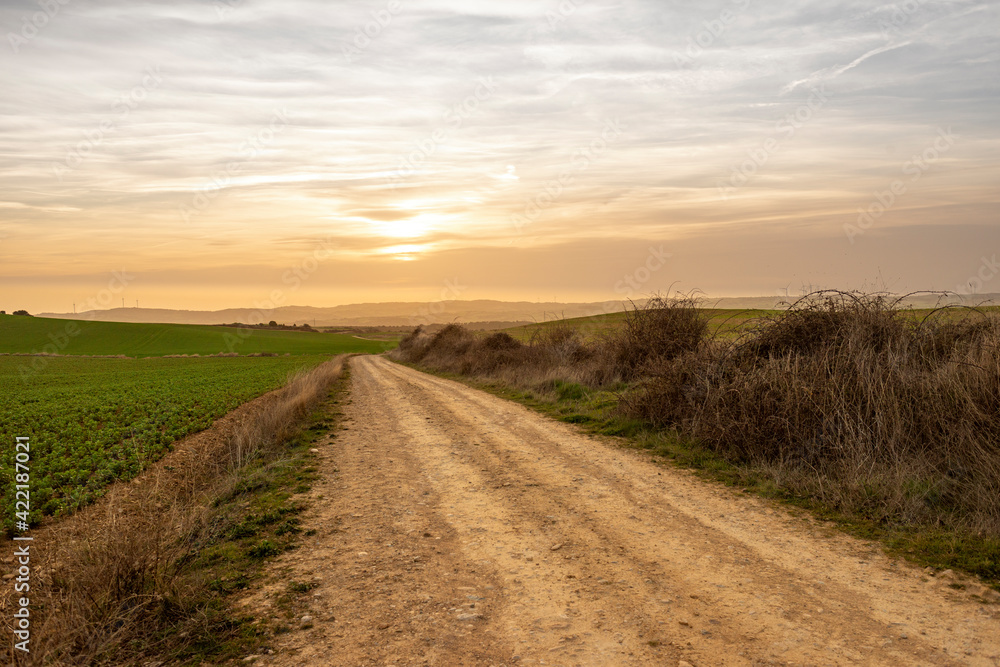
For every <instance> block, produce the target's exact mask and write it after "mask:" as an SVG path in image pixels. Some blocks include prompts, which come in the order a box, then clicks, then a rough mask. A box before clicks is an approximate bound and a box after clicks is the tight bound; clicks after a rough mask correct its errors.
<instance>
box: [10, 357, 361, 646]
mask: <svg viewBox="0 0 1000 667" xmlns="http://www.w3.org/2000/svg"><path fill="white" fill-rule="evenodd" d="M342 369H343V358H336V359H334V360H332V361H330V362H327V363H325V364H323V365H321V366H319V367H317V368H314V369H313V370H311V371H308V372H305V373H301V374H299V375H297V376H295V377H294V378H292V379H290V381H289V382H288V384H287V385H286V386H285V387H283V388H282V389H280V390H277V391H275V392H272V393H271V394H268V395H266V396H264V397H262V398H260V399H258V400H257V401H255V402H254V403H252V404H248V405H246V406H243V407H242V408H241V409H240V410H239V411H238V412H239V413H240V414H239V416H238V417H236V416H234V415H230V416H229V417H226V418H224V420H223V421H225V420H232V421H230V422H228V423H226V424H225V425H224V427H223V428H220V429H218V430H219V434H218V435H216V437H206V434H209V432H205V434H199V435H198V436H194V439H195V443H196V444H195V445H194V446H189V447H181V448H180V449H178V451H176V452H175V453H174V454H173V455H171V456H169V457H168V458H167V459H164V461H162V462H161V463H160V464H157V465H155V466H154V467H153V468H152V469H150V470H149V471H147V472H146V473H144V474H142V475H140V477H138V478H136V479H135V480H133V481H132V482H131V483H121V484H118V485H115V486H114V487H112V488H111V489H110V490H109V492H108V494H107V496H106V497H105V498H104V499H103V500H102V501H101V502H100V503H98V504H96V505H94V506H92V507H90V508H86V509H85V510H84V511H82V512H80V513H79V514H78V515H75V516H73V517H69V518H67V519H65V520H63V521H60V522H58V523H55V524H52V525H50V526H47V527H42V528H40V529H36V530H35V531H33V533H34V535H35V541H34V542H33V543H32V544H33V545H37V546H33V547H32V553H33V555H32V566H33V573H32V576H33V579H32V582H31V587H32V588H31V604H32V639H31V654H30V655H28V656H25V655H22V654H20V653H18V654H17V655H14V656H11V655H10V654H9V653H8V658H9V660H8V664H22V665H43V664H45V665H48V664H59V665H99V664H133V663H134V661H136V660H138V659H139V658H141V657H143V656H149V655H161V654H162V652H176V651H178V650H179V649H181V650H182V649H184V648H185V647H191V646H195V647H198V646H202V647H211V646H213V645H218V644H219V643H220V642H223V641H225V639H226V638H227V637H229V636H231V635H232V634H233V631H234V627H233V625H232V619H231V618H230V617H229V616H228V615H227V613H224V611H225V610H223V609H221V608H220V606H219V600H218V598H217V597H213V596H212V595H207V593H208V588H209V587H210V586H211V585H212V582H209V581H206V580H205V578H204V573H203V572H201V571H199V569H198V568H197V567H192V565H194V564H196V563H197V562H198V561H199V557H200V555H201V554H200V552H201V550H202V549H203V548H204V547H205V545H206V544H208V543H210V542H212V541H213V540H217V539H218V538H219V537H220V531H226V530H229V529H230V528H231V527H230V526H228V525H227V521H226V517H225V516H224V512H223V511H222V510H221V509H220V506H221V505H222V504H223V503H224V502H226V501H233V499H237V500H239V497H240V495H241V493H243V492H245V491H246V490H247V489H250V488H252V486H253V485H252V484H248V481H247V474H248V468H247V466H248V465H250V464H252V463H262V462H267V461H274V460H280V458H281V457H282V456H284V455H285V454H284V452H285V450H286V443H287V441H288V439H289V438H291V437H292V436H293V435H295V433H296V432H297V431H298V429H299V428H300V425H301V423H302V420H303V418H304V417H306V416H307V415H308V414H309V413H310V411H311V410H312V409H313V408H314V407H315V406H316V405H317V404H318V403H319V402H320V401H321V400H323V399H324V398H326V397H327V396H328V395H329V392H330V388H331V386H332V384H333V383H334V382H335V381H336V380H337V379H338V378H339V377H340V376H341V373H342ZM213 430H215V429H213ZM199 436H202V437H199ZM250 474H256V473H250ZM242 504H243V505H246V504H247V503H246V502H243V503H242ZM216 583H218V582H216ZM6 608H8V609H10V606H9V604H8V605H7V606H6ZM8 630H9V628H8ZM7 651H11V648H10V643H8V646H7Z"/></svg>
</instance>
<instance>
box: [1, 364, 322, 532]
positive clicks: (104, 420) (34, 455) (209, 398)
mask: <svg viewBox="0 0 1000 667" xmlns="http://www.w3.org/2000/svg"><path fill="white" fill-rule="evenodd" d="M328 358H329V356H328V355H321V356H317V355H302V356H278V357H213V358H190V357H189V358H179V359H178V358H172V359H157V358H151V359H93V358H73V357H44V359H45V361H46V365H45V367H44V368H43V369H42V370H40V371H38V372H36V373H35V374H34V375H32V376H31V377H30V378H26V377H23V376H22V374H21V373H20V372H19V370H18V367H17V366H18V364H21V363H23V361H24V359H25V357H15V356H8V357H0V386H2V387H3V388H4V390H3V392H0V443H3V444H2V448H0V452H2V453H0V497H2V498H3V503H2V506H3V507H6V508H10V509H11V510H13V508H14V506H15V499H14V495H15V493H14V492H15V489H14V476H13V475H14V465H13V464H14V451H13V450H14V442H15V438H17V437H18V436H21V437H25V436H27V437H29V438H30V443H31V454H30V455H31V460H30V463H29V467H30V471H31V472H30V475H31V477H30V478H31V489H30V493H31V508H32V512H31V518H32V521H35V522H37V520H38V519H39V518H41V516H42V515H43V514H44V515H53V514H59V513H61V512H65V511H67V510H73V509H75V508H77V507H79V506H80V505H83V504H85V503H87V502H89V501H91V500H92V499H94V498H95V497H97V496H99V495H101V494H102V491H103V489H104V487H105V486H107V485H108V484H109V483H110V482H112V481H115V480H128V479H131V478H132V477H135V475H136V474H137V473H138V472H139V471H140V470H142V469H143V467H145V465H147V464H148V463H150V462H151V461H155V460H157V459H158V458H160V457H161V456H162V455H163V454H164V453H165V452H166V451H168V450H169V449H170V447H171V443H172V442H174V441H175V440H177V439H178V438H181V437H183V436H185V435H188V434H189V433H193V432H195V431H199V430H202V429H204V428H206V427H207V426H209V425H210V424H211V423H212V421H213V420H214V419H216V418H218V417H220V416H222V415H223V414H225V413H226V412H228V411H229V410H232V409H233V408H235V407H236V406H238V405H240V404H241V403H244V402H246V401H248V400H251V399H253V398H255V397H257V396H259V395H261V394H264V393H266V392H267V391H270V390H272V389H276V388H277V387H280V386H281V385H283V384H284V383H285V381H286V379H287V378H288V376H289V374H290V373H293V372H295V371H297V370H301V369H305V368H310V367H313V366H316V365H318V364H319V363H321V362H322V361H325V360H326V359H328ZM13 519H14V517H13V516H11V512H8V513H7V514H5V515H3V516H2V517H0V525H2V526H3V527H4V528H5V529H7V530H8V531H9V530H10V528H11V525H12V521H13Z"/></svg>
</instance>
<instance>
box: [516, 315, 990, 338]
mask: <svg viewBox="0 0 1000 667" xmlns="http://www.w3.org/2000/svg"><path fill="white" fill-rule="evenodd" d="M703 310H704V312H706V313H708V314H709V321H708V326H709V333H710V334H712V335H715V336H717V337H721V338H723V339H725V338H732V337H734V336H737V335H739V334H740V333H741V332H742V331H743V330H744V329H745V327H746V326H747V325H750V324H753V323H754V321H755V320H761V319H762V318H769V317H774V316H776V315H778V314H780V313H782V312H784V311H780V310H759V309H751V310H744V309H739V308H705V309H703ZM977 310H979V311H980V312H982V313H992V314H1000V307H996V306H985V307H981V308H978V309H977ZM902 312H903V313H904V314H905V315H906V316H907V317H912V318H914V319H917V320H919V319H923V318H925V317H927V316H929V315H931V314H932V313H935V312H936V311H935V310H933V309H930V308H914V309H912V310H904V311H902ZM968 312H969V310H968V309H965V308H954V309H951V310H949V311H946V312H937V315H938V316H944V317H946V318H949V319H952V320H955V321H957V320H960V319H961V318H962V317H964V316H965V315H966V314H967V313H968ZM624 322H625V313H624V312H621V313H607V314H604V315H593V316H590V317H574V318H568V319H565V320H552V321H549V322H539V323H537V324H529V325H526V326H521V327H514V328H511V329H502V331H505V332H506V333H508V334H510V335H511V336H513V337H514V338H516V339H518V340H520V341H521V342H524V343H527V342H530V341H531V338H532V336H536V335H539V334H542V333H544V332H546V331H551V330H553V329H555V328H558V327H561V326H565V327H569V328H571V329H573V330H575V331H578V332H579V333H580V335H581V337H582V338H583V340H585V341H588V342H591V341H595V340H599V339H600V338H601V337H602V336H606V335H608V334H611V333H614V332H616V331H618V330H619V329H620V328H621V326H622V324H623V323H624Z"/></svg>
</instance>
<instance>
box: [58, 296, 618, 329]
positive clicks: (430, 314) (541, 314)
mask: <svg viewBox="0 0 1000 667" xmlns="http://www.w3.org/2000/svg"><path fill="white" fill-rule="evenodd" d="M625 305H626V302H623V301H606V302H593V303H557V302H544V303H533V302H528V301H493V300H486V299H482V300H475V301H435V302H423V303H420V302H417V303H413V302H389V303H358V304H350V305H344V306H332V307H328V308H321V307H316V306H282V307H279V308H273V309H257V308H227V309H224V310H211V311H208V310H171V309H166V308H112V309H110V310H92V311H85V312H81V313H39V314H38V316H39V317H51V318H57V319H78V320H85V319H93V320H99V321H104V322H148V323H153V322H156V323H164V324H230V323H233V322H243V323H249V324H256V323H260V322H265V323H266V322H269V321H271V320H274V321H275V322H277V323H279V324H309V325H310V326H317V327H334V326H417V325H418V324H447V323H449V322H483V321H494V322H500V321H502V322H524V321H528V322H533V321H534V322H538V321H544V320H553V319H561V318H570V317H586V316H588V315H599V314H603V313H613V312H620V311H622V310H624V308H625Z"/></svg>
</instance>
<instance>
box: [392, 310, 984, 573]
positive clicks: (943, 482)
mask: <svg viewBox="0 0 1000 667" xmlns="http://www.w3.org/2000/svg"><path fill="white" fill-rule="evenodd" d="M398 354H399V355H400V356H401V358H402V359H404V360H407V361H412V362H416V363H419V364H422V365H425V366H428V367H430V368H434V369H437V370H442V371H448V372H453V373H461V374H465V375H471V376H476V377H479V378H482V379H488V380H491V381H497V382H500V383H503V384H505V385H507V386H511V387H516V388H519V389H521V390H528V391H531V392H535V393H536V394H537V393H539V392H544V391H545V390H546V388H547V387H551V386H552V384H553V382H556V384H557V385H558V383H559V382H573V383H580V384H581V385H582V390H583V391H584V393H586V392H599V391H602V390H607V389H613V390H614V391H615V392H616V395H617V400H616V401H615V408H614V410H613V412H614V414H612V415H604V416H603V417H604V418H608V419H618V420H630V421H632V422H635V423H639V424H643V425H645V428H647V429H652V430H654V431H659V432H672V433H676V434H678V435H679V436H680V437H681V438H682V439H684V440H686V441H688V442H691V443H695V444H696V445H697V446H698V447H701V448H705V449H708V450H711V451H712V452H714V453H715V454H716V455H718V456H720V457H722V458H723V459H725V460H726V461H728V462H729V463H730V464H731V465H734V466H737V467H740V468H741V469H742V470H743V471H744V474H743V477H744V478H757V479H764V480H765V481H766V483H767V484H769V485H772V486H773V487H776V488H779V489H781V490H782V491H783V493H786V494H790V495H791V496H795V497H801V498H808V499H810V500H812V501H817V502H819V503H821V504H822V506H823V507H825V508H828V509H831V510H833V511H835V512H837V513H841V514H842V515H846V516H852V517H857V518H859V519H863V520H865V521H870V522H872V523H873V524H875V525H881V526H894V527H904V528H907V529H909V528H914V529H921V528H928V529H933V530H936V531H944V532H945V533H946V534H950V535H957V534H962V535H972V536H975V537H977V539H978V538H982V539H984V540H992V542H991V544H992V546H988V548H987V552H988V553H992V554H993V557H986V556H984V557H983V558H984V559H981V560H982V562H979V563H978V564H977V565H976V566H975V567H976V568H978V571H979V572H980V573H981V574H987V575H988V576H993V577H1000V563H998V562H997V559H996V558H995V556H997V555H1000V319H998V318H997V317H996V316H995V315H989V314H986V313H983V312H980V311H977V310H975V309H965V308H963V309H956V308H944V309H939V310H936V311H933V312H931V313H930V314H929V315H926V316H923V317H918V316H917V315H916V314H915V313H914V312H912V311H908V310H905V309H902V308H900V307H899V302H898V301H896V300H893V299H890V298H888V297H886V296H885V295H879V294H875V295H866V294H856V293H844V292H821V293H816V294H813V295H810V296H809V297H806V298H804V299H802V300H800V301H799V302H798V303H796V304H793V305H792V307H790V308H789V309H788V310H786V311H783V312H780V313H777V314H774V315H772V316H768V317H766V318H762V319H758V320H754V321H751V322H749V323H748V324H747V325H746V326H745V327H744V328H743V329H742V331H741V332H740V335H738V336H736V337H727V338H715V337H712V336H711V335H710V334H709V327H708V323H707V320H706V318H705V316H704V314H703V313H702V312H701V311H700V310H699V309H698V308H697V303H695V302H694V301H693V300H691V299H689V298H679V299H664V298H655V299H652V300H650V302H649V303H648V304H646V305H645V306H643V307H640V308H635V309H633V310H632V311H630V312H629V313H628V316H627V318H626V320H625V323H624V326H623V327H621V329H620V330H619V331H618V332H617V333H615V334H613V335H611V336H609V337H607V338H605V339H603V340H600V341H597V342H594V343H590V344H584V343H583V342H582V339H581V337H580V336H579V335H578V334H576V332H574V331H573V330H572V329H569V328H568V327H564V328H553V329H552V330H547V331H546V333H545V334H543V335H541V336H539V337H538V338H537V339H535V340H532V341H531V342H530V344H520V343H519V342H518V341H516V340H513V339H510V337H509V336H508V337H506V338H505V337H504V334H502V333H497V334H492V335H491V336H489V337H488V338H479V337H476V336H475V335H473V334H472V333H470V332H467V331H464V330H463V329H462V328H461V327H458V326H452V327H450V328H448V329H447V330H444V331H442V332H440V333H439V334H438V335H436V336H434V337H427V336H424V335H422V334H421V332H420V331H419V330H418V331H416V332H414V334H412V335H411V336H410V337H408V338H407V339H404V341H403V343H402V344H401V345H400V348H399V353H398ZM578 393H579V392H578ZM583 409H586V408H585V406H584V408H583ZM938 546H939V547H941V548H946V547H944V546H942V545H938ZM990 558H993V559H992V561H991V560H990ZM990 573H992V574H990Z"/></svg>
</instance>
